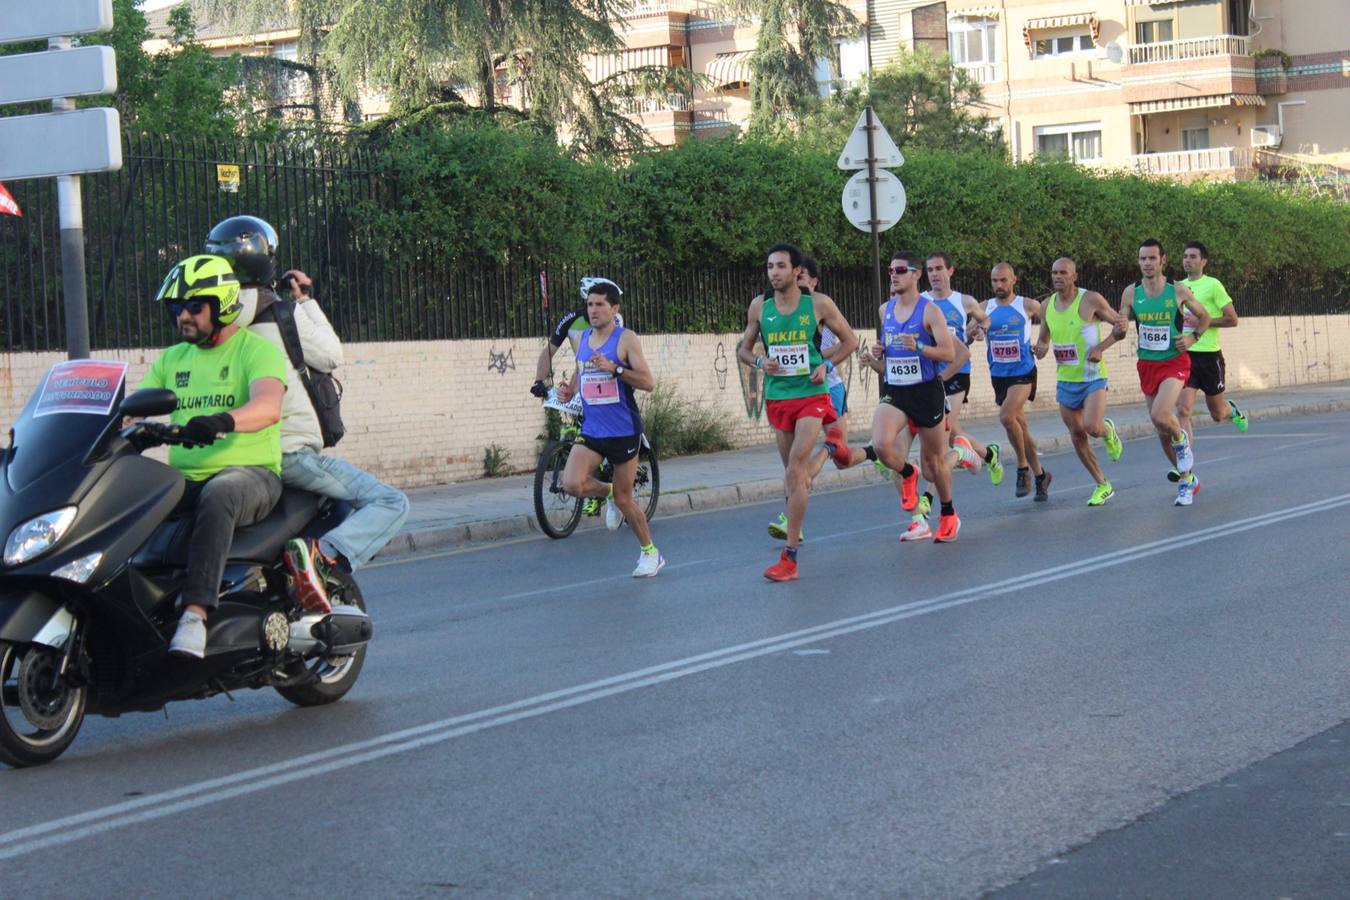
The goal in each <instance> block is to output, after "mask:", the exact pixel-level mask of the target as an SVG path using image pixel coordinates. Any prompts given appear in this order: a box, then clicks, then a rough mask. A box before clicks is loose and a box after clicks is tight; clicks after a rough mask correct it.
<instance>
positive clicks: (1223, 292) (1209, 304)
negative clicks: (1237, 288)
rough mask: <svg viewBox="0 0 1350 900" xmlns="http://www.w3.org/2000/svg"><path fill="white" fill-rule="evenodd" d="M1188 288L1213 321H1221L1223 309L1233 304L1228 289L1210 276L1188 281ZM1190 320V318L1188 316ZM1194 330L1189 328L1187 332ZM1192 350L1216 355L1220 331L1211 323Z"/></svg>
mask: <svg viewBox="0 0 1350 900" xmlns="http://www.w3.org/2000/svg"><path fill="white" fill-rule="evenodd" d="M1185 283H1186V287H1188V288H1190V289H1191V293H1192V294H1194V295H1195V299H1197V300H1199V301H1200V305H1201V306H1203V307H1204V308H1205V312H1207V313H1209V317H1210V318H1211V319H1215V320H1217V319H1219V318H1220V317H1222V316H1223V308H1224V307H1225V306H1228V305H1229V304H1230V303H1232V302H1233V298H1232V297H1230V296H1228V291H1227V289H1225V288H1224V286H1223V282H1222V281H1220V280H1219V279H1217V278H1213V277H1211V276H1209V275H1201V276H1200V277H1199V278H1197V279H1195V280H1194V281H1192V280H1191V279H1189V278H1187V279H1186V282H1185ZM1188 318H1189V316H1188ZM1191 330H1192V329H1190V328H1187V329H1186V331H1188V332H1189V331H1191ZM1191 349H1192V350H1199V351H1200V352H1201V353H1214V352H1216V351H1218V349H1219V329H1217V328H1215V327H1214V325H1213V324H1212V323H1211V324H1210V326H1209V327H1208V328H1206V329H1205V333H1204V334H1202V335H1200V339H1199V340H1198V341H1196V342H1195V344H1194V345H1193V346H1192V347H1191Z"/></svg>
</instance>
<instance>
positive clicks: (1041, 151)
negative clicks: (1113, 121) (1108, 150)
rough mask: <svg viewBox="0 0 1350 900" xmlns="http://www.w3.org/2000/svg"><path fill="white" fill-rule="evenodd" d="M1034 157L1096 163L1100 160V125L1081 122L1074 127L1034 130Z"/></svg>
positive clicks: (1051, 127) (1058, 126)
mask: <svg viewBox="0 0 1350 900" xmlns="http://www.w3.org/2000/svg"><path fill="white" fill-rule="evenodd" d="M1035 136H1036V155H1037V156H1046V157H1051V158H1055V157H1058V158H1060V159H1071V160H1073V161H1074V162H1096V161H1099V160H1100V159H1101V158H1102V124H1101V123H1100V122H1082V123H1079V124H1076V125H1046V126H1043V127H1040V128H1037V129H1036V130H1035Z"/></svg>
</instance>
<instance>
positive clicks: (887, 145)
mask: <svg viewBox="0 0 1350 900" xmlns="http://www.w3.org/2000/svg"><path fill="white" fill-rule="evenodd" d="M872 120H873V121H874V122H875V123H876V124H875V126H874V128H873V132H872V149H873V151H874V152H875V153H876V164H877V168H883V167H886V166H903V165H904V164H905V156H904V154H903V153H901V152H900V148H899V147H897V146H895V141H894V140H892V139H891V136H890V134H889V133H887V131H886V126H885V125H882V124H881V120H880V119H878V118H876V117H875V116H873V118H872ZM838 166H839V168H841V169H844V170H848V169H865V168H867V110H866V109H864V110H863V111H862V112H860V113H859V114H858V124H856V125H854V126H853V133H852V134H850V135H849V136H848V143H847V144H845V145H844V152H843V153H840V154H839V162H838Z"/></svg>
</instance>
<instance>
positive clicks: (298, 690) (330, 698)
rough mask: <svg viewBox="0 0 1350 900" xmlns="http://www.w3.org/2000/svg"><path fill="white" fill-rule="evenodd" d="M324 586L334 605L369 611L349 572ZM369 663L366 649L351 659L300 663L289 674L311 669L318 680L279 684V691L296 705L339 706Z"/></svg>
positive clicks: (330, 577) (334, 576) (332, 576)
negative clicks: (304, 682)
mask: <svg viewBox="0 0 1350 900" xmlns="http://www.w3.org/2000/svg"><path fill="white" fill-rule="evenodd" d="M324 586H325V587H326V588H327V589H328V599H329V600H330V601H331V602H332V604H333V605H334V606H338V605H339V604H345V605H347V606H355V607H356V608H357V609H360V610H361V611H362V612H366V599H365V598H364V597H362V596H361V588H360V586H359V585H357V583H356V579H355V578H353V577H352V576H350V575H348V574H347V573H346V572H343V571H340V570H338V569H334V570H333V571H332V572H330V573H329V575H328V581H327V583H326V584H325V585H324ZM365 664H366V648H365V647H364V646H363V647H361V649H359V650H357V651H356V652H355V653H353V654H352V655H350V656H326V657H324V658H323V659H319V660H313V661H310V662H309V663H308V664H306V663H304V662H296V663H293V664H292V665H291V667H290V668H289V669H288V670H287V674H288V675H291V676H298V675H302V674H304V669H305V668H306V667H307V668H309V670H310V672H311V674H312V675H313V676H314V679H313V680H312V681H310V682H308V683H306V684H296V685H290V686H285V687H283V686H281V685H277V688H276V691H277V693H278V694H280V695H281V696H283V697H285V698H286V699H287V700H289V701H291V702H292V703H294V704H295V705H296V706H324V705H326V704H328V703H336V702H337V701H338V700H341V699H342V698H343V697H344V696H345V695H346V693H347V692H348V691H350V690H351V689H352V687H353V686H354V685H355V684H356V679H357V678H359V677H360V675H361V667H362V666H364V665H365Z"/></svg>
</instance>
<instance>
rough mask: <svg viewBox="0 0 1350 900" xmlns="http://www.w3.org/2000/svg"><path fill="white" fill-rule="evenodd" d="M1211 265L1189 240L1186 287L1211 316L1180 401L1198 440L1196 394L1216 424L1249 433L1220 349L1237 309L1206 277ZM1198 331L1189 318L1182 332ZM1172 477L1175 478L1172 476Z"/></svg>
mask: <svg viewBox="0 0 1350 900" xmlns="http://www.w3.org/2000/svg"><path fill="white" fill-rule="evenodd" d="M1207 265H1209V248H1208V247H1206V246H1205V245H1204V244H1202V243H1201V242H1200V241H1189V242H1187V244H1186V249H1185V252H1183V253H1182V254H1181V267H1182V268H1183V269H1185V270H1186V282H1185V284H1186V287H1188V288H1190V289H1191V293H1192V294H1194V295H1195V299H1196V300H1199V301H1200V303H1201V305H1203V306H1204V307H1205V312H1207V313H1209V319H1210V322H1209V328H1207V329H1205V333H1204V334H1202V335H1201V336H1200V338H1199V339H1198V340H1197V341H1196V342H1195V344H1194V345H1192V346H1191V349H1190V354H1191V374H1190V376H1189V377H1188V378H1187V379H1186V386H1185V387H1184V388H1182V389H1181V399H1180V400H1178V401H1177V418H1178V419H1180V420H1181V427H1182V428H1184V429H1186V433H1187V434H1188V435H1190V436H1191V440H1192V442H1194V440H1195V431H1194V429H1193V428H1192V426H1191V411H1192V410H1193V409H1194V408H1195V395H1196V394H1197V393H1199V392H1201V391H1204V394H1205V405H1206V406H1208V407H1209V417H1210V418H1211V419H1213V420H1214V421H1215V422H1224V421H1230V422H1232V423H1233V427H1235V428H1236V429H1237V430H1238V431H1246V430H1247V417H1246V416H1244V415H1243V414H1242V410H1240V409H1238V406H1237V404H1236V403H1234V402H1233V401H1232V400H1226V399H1225V398H1224V395H1223V394H1224V375H1225V366H1224V361H1223V351H1222V350H1220V349H1219V332H1218V331H1216V330H1215V329H1218V328H1236V327H1237V323H1238V314H1237V310H1236V309H1235V308H1234V307H1233V298H1232V297H1230V296H1228V291H1227V290H1226V289H1225V288H1224V286H1223V282H1222V281H1220V280H1219V279H1217V278H1213V277H1211V276H1209V275H1206V274H1205V267H1206V266H1207ZM1194 329H1195V320H1194V318H1193V317H1191V316H1189V315H1188V316H1186V318H1185V320H1184V322H1183V325H1182V330H1183V331H1184V332H1186V333H1189V332H1191V331H1193V330H1194ZM1168 477H1171V476H1170V474H1169V476H1168Z"/></svg>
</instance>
